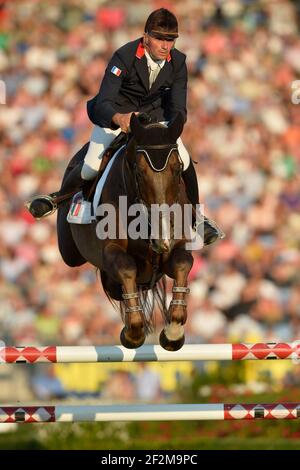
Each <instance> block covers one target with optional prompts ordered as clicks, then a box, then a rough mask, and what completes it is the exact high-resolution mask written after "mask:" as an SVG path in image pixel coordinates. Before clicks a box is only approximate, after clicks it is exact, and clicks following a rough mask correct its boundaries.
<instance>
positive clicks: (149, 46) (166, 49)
mask: <svg viewBox="0 0 300 470" xmlns="http://www.w3.org/2000/svg"><path fill="white" fill-rule="evenodd" d="M174 44H175V39H164V38H163V37H161V38H159V37H158V38H157V37H153V36H151V35H150V34H148V33H145V34H144V46H145V49H146V51H147V52H149V54H150V55H151V57H152V58H153V59H154V60H165V59H166V58H167V57H168V55H169V54H170V51H171V49H172V48H173V47H174Z"/></svg>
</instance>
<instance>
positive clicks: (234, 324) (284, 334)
mask: <svg viewBox="0 0 300 470" xmlns="http://www.w3.org/2000/svg"><path fill="white" fill-rule="evenodd" d="M161 6H165V7H167V8H170V9H171V10H172V11H173V12H174V13H175V14H176V15H177V17H178V20H179V28H180V37H179V39H178V41H177V44H176V47H178V49H180V50H181V51H183V52H185V53H186V54H187V64H188V70H189V87H188V121H187V124H186V125H185V129H184V133H183V136H182V137H183V141H184V143H185V145H186V147H187V148H188V150H189V151H190V154H191V156H192V158H193V160H194V161H195V162H197V163H196V170H197V175H198V179H199V188H200V195H201V203H203V204H204V209H205V213H206V215H208V216H210V217H212V218H213V219H215V220H216V221H217V222H218V224H219V225H220V226H221V227H222V229H223V230H224V231H225V233H226V238H225V240H223V241H220V242H218V244H216V245H213V246H211V247H210V248H206V249H203V250H201V251H200V252H197V253H194V260H195V261H194V266H193V269H192V272H191V274H190V280H189V285H190V287H191V294H190V297H189V307H188V314H189V315H188V316H189V319H188V322H187V327H186V340H187V342H193V343H207V342H215V343H223V342H233V341H248V342H252V341H276V340H278V339H280V340H283V341H292V340H295V339H298V338H300V284H299V277H300V274H299V273H300V251H299V245H300V210H299V209H300V176H299V163H300V104H299V105H298V106H297V104H295V103H293V102H292V93H293V89H292V84H293V82H294V81H295V80H297V79H299V78H300V36H299V31H300V4H299V2H297V1H294V2H293V1H288V0H258V1H252V0H205V1H199V0H185V1H184V2H183V1H181V0H179V1H175V0H172V1H170V2H168V1H166V2H163V1H156V0H152V1H147V2H145V1H140V0H135V1H134V2H132V1H126V0H119V1H112V0H111V1H109V2H104V1H102V0H51V1H43V2H39V1H35V0H22V1H21V0H19V1H14V2H8V1H7V2H6V1H3V0H2V1H0V79H1V80H2V81H3V82H4V83H5V104H1V105H0V113H1V114H0V136H1V147H0V152H1V159H0V168H1V187H0V252H1V260H0V336H1V339H2V340H3V341H5V342H6V343H9V344H15V345H27V344H30V345H31V344H50V343H53V344H66V345H67V344H72V345H75V344H81V345H85V344H115V343H118V342H119V332H120V330H121V321H120V317H119V314H118V312H116V311H115V310H114V309H113V307H112V306H111V305H110V304H109V302H108V301H107V299H106V297H105V295H104V293H103V291H102V288H101V286H100V281H99V280H98V279H97V278H96V273H95V270H94V269H93V268H92V267H91V266H88V265H85V266H83V267H81V268H69V267H67V266H65V265H64V263H63V261H62V259H61V257H60V254H59V251H58V248H57V239H56V216H55V215H52V216H50V217H48V218H47V219H43V220H41V221H38V222H36V221H35V220H34V219H33V218H32V217H31V216H30V214H29V213H28V212H27V210H26V209H25V208H24V201H26V200H27V199H28V198H29V197H31V196H33V195H35V194H38V193H44V194H45V193H50V192H53V191H55V190H57V189H58V188H59V187H60V182H61V178H62V175H63V172H64V169H65V167H66V166H67V163H68V161H69V160H70V159H71V157H72V156H73V154H74V153H75V152H76V151H77V150H78V149H79V148H80V147H81V146H82V145H83V144H84V143H85V142H87V141H88V140H89V138H90V134H91V130H92V124H91V123H90V122H89V120H88V117H87V113H86V102H87V100H88V99H90V98H91V97H93V96H94V95H95V94H96V93H97V92H98V89H99V84H100V82H101V79H102V77H103V74H104V71H105V68H106V64H107V61H108V60H109V58H110V57H111V55H112V53H113V52H114V51H115V50H116V49H117V48H118V47H120V46H121V45H123V44H124V43H126V42H128V41H130V40H133V39H136V38H137V37H139V36H141V35H142V32H143V26H144V22H145V19H146V18H147V16H148V14H149V13H150V12H151V11H152V10H154V9H156V8H158V7H161ZM294 92H295V90H294ZM158 323H159V322H158ZM149 342H157V338H156V336H153V337H150V339H149Z"/></svg>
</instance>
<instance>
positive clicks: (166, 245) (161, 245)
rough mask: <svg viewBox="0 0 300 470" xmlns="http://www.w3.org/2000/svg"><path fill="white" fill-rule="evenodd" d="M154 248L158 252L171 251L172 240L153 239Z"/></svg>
mask: <svg viewBox="0 0 300 470" xmlns="http://www.w3.org/2000/svg"><path fill="white" fill-rule="evenodd" d="M151 245H152V249H153V250H154V251H156V253H168V251H170V242H169V240H156V239H152V240H151Z"/></svg>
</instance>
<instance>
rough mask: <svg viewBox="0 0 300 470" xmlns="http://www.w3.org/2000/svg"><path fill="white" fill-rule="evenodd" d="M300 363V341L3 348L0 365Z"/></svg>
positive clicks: (0, 353)
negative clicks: (173, 346) (175, 346)
mask: <svg viewBox="0 0 300 470" xmlns="http://www.w3.org/2000/svg"><path fill="white" fill-rule="evenodd" d="M284 359H290V360H295V361H296V362H298V361H299V359H300V341H294V342H293V343H286V342H278V343H252V344H250V343H236V344H186V345H184V346H183V347H182V348H181V349H180V350H179V351H175V352H170V351H166V350H165V349H163V348H162V347H161V346H157V345H145V346H142V347H140V348H138V349H127V348H125V347H123V346H43V347H35V346H22V347H15V346H4V347H1V346H0V364H1V363H6V364H14V363H31V364H32V363H36V362H46V363H47V362H48V363H49V362H52V363H82V362H89V363H93V362H155V361H159V362H168V361H201V360H205V361H206V360H216V361H220V360H222V361H235V360H284Z"/></svg>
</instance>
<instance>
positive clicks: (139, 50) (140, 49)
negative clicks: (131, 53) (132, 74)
mask: <svg viewBox="0 0 300 470" xmlns="http://www.w3.org/2000/svg"><path fill="white" fill-rule="evenodd" d="M144 55H145V48H144V44H143V40H142V39H141V40H140V42H139V44H138V47H137V50H136V53H135V56H136V57H137V58H138V59H142V57H144ZM170 60H171V54H169V55H168V57H167V62H170Z"/></svg>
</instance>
